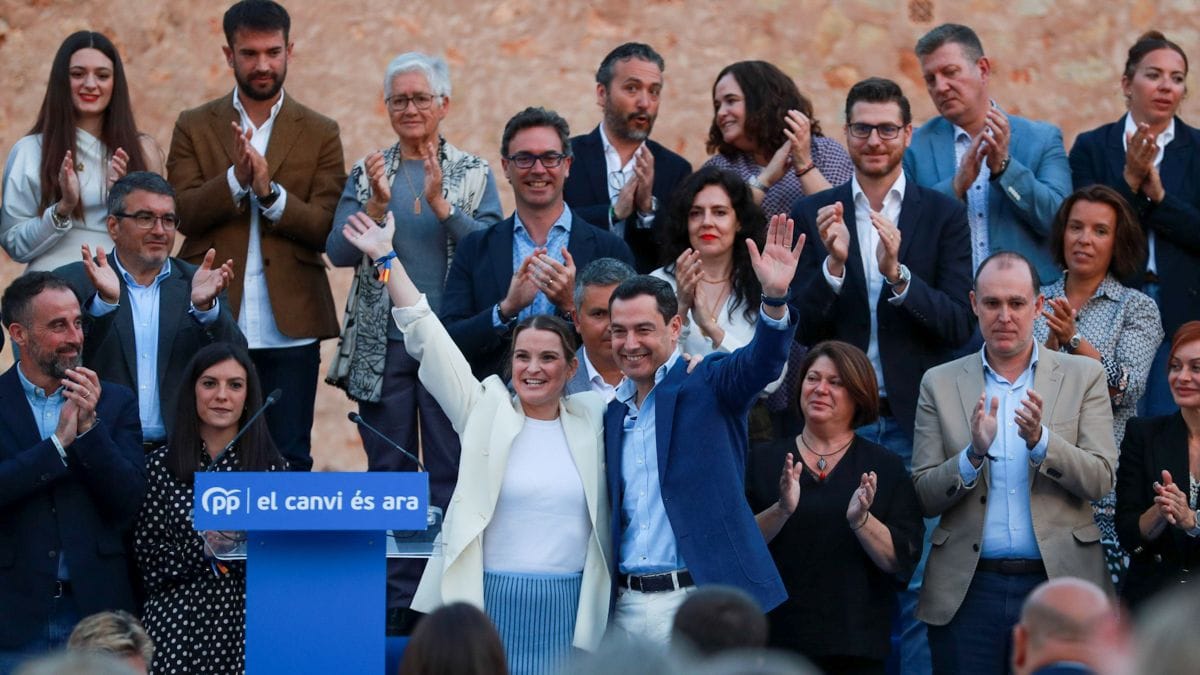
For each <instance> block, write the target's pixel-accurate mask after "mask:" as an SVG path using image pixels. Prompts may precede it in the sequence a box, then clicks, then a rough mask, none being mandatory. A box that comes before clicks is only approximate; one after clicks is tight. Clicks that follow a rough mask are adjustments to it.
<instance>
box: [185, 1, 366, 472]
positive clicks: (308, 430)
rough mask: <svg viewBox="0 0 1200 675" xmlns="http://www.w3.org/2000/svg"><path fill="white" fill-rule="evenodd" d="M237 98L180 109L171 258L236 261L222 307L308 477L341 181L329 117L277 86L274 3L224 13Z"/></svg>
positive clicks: (279, 32)
mask: <svg viewBox="0 0 1200 675" xmlns="http://www.w3.org/2000/svg"><path fill="white" fill-rule="evenodd" d="M222 27H223V28H224V32H225V41H226V45H225V46H223V47H222V50H223V51H224V54H225V60H226V62H227V63H228V64H229V67H230V68H231V69H232V70H233V76H234V79H235V80H236V81H237V84H236V86H235V87H234V89H233V91H232V92H231V93H229V94H226V95H224V96H221V97H219V98H217V99H214V100H212V101H209V102H208V103H205V104H203V105H201V106H199V107H197V108H193V109H191V110H185V111H184V112H182V113H180V115H179V119H178V120H177V121H176V122H175V132H174V134H173V135H172V136H171V152H170V155H169V156H168V157H167V176H168V178H169V179H170V181H171V184H172V185H174V186H175V189H176V190H177V191H178V192H179V214H180V216H182V223H183V225H182V227H181V228H180V232H181V233H182V234H184V235H185V236H186V237H187V239H186V240H184V242H183V246H182V248H181V249H180V251H179V257H180V258H182V259H184V260H187V261H188V262H190V263H192V264H196V265H198V264H200V261H201V260H203V259H204V256H205V252H206V251H207V250H208V249H209V248H215V249H216V250H217V253H218V255H220V257H221V259H225V258H232V259H233V271H234V277H233V283H232V284H230V286H229V311H230V312H231V313H232V314H233V316H235V317H236V318H237V322H238V326H239V327H241V329H242V332H243V333H244V334H245V335H246V340H247V342H248V343H249V347H250V358H251V359H253V361H254V365H255V368H256V369H257V370H258V374H259V377H261V378H262V386H263V390H264V391H271V390H273V389H282V390H283V392H284V393H283V398H281V399H280V400H279V402H278V403H277V404H275V405H274V406H272V407H271V408H270V409H268V410H267V413H266V420H267V428H268V429H270V431H271V438H272V439H273V440H274V441H275V445H276V447H278V448H279V452H280V454H282V455H283V456H284V457H285V458H286V459H287V461H288V465H289V466H290V467H291V468H292V469H295V470H301V471H307V470H308V469H309V468H311V466H312V458H311V456H310V446H311V435H312V422H313V410H314V407H315V405H316V396H317V381H318V379H319V377H320V368H321V349H320V343H319V341H320V340H324V339H326V338H331V337H337V335H338V332H339V328H340V326H339V324H338V320H337V310H336V308H335V307H334V304H333V293H332V292H331V291H330V289H329V278H328V277H327V276H326V274H325V262H324V260H322V258H321V252H322V251H324V250H325V239H326V237H328V236H329V232H330V230H331V229H332V227H333V212H334V208H335V207H336V206H337V201H338V196H339V195H340V194H341V191H342V186H343V185H345V183H346V170H345V166H344V165H343V159H342V142H341V138H340V135H339V132H338V125H337V122H334V121H333V120H331V119H329V118H328V117H325V116H323V115H320V114H318V113H317V112H315V111H313V110H312V109H310V108H308V107H305V106H303V105H301V104H300V103H298V102H297V101H296V99H295V98H293V97H292V96H291V92H285V91H284V90H283V83H284V80H285V79H286V78H287V68H288V62H289V60H290V58H291V54H292V42H291V41H290V39H289V37H288V33H289V31H290V29H291V18H290V17H289V16H288V13H287V10H285V9H284V8H283V7H281V6H280V5H279V4H278V3H276V2H273V1H272V0H242V1H241V2H238V3H236V4H234V5H233V6H232V7H230V8H229V9H228V10H227V11H226V12H225V17H224V20H223V26H222Z"/></svg>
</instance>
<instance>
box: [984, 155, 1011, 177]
mask: <svg viewBox="0 0 1200 675" xmlns="http://www.w3.org/2000/svg"><path fill="white" fill-rule="evenodd" d="M1011 161H1012V155H1008V156H1006V157H1005V158H1004V161H1003V162H1000V170H999V171H996V172H995V173H993V174H992V175H990V176H988V180H998V179H999V178H1000V176H1003V175H1004V172H1005V171H1008V163H1009V162H1011Z"/></svg>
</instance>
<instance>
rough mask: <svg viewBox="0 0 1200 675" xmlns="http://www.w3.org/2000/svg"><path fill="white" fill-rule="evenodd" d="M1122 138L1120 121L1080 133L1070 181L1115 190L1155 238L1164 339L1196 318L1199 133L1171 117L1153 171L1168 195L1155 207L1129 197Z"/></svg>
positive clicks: (1199, 296)
mask: <svg viewBox="0 0 1200 675" xmlns="http://www.w3.org/2000/svg"><path fill="white" fill-rule="evenodd" d="M1124 134H1125V118H1124V117H1122V118H1121V119H1119V120H1117V121H1116V122H1113V123H1111V124H1105V125H1104V126H1102V127H1099V128H1096V129H1092V130H1091V131H1087V132H1084V133H1082V134H1080V135H1079V137H1078V138H1077V139H1075V146H1074V147H1072V148H1071V178H1072V179H1073V180H1074V181H1075V187H1076V188H1081V187H1084V186H1087V185H1092V184H1094V183H1100V184H1103V185H1107V186H1109V187H1111V188H1114V189H1116V191H1117V192H1120V193H1121V194H1122V195H1123V196H1124V197H1125V199H1126V200H1128V201H1129V203H1130V204H1131V205H1133V207H1134V209H1135V210H1136V211H1137V213H1138V217H1139V219H1140V220H1141V223H1142V228H1143V229H1145V230H1147V231H1150V232H1154V233H1155V243H1154V246H1155V249H1156V257H1155V260H1156V263H1157V271H1158V277H1159V279H1160V280H1161V281H1162V283H1161V285H1160V286H1159V300H1158V308H1159V311H1160V312H1161V313H1162V322H1163V330H1164V331H1165V332H1166V336H1167V339H1168V340H1169V339H1170V338H1171V336H1172V335H1173V334H1174V333H1175V330H1176V329H1177V328H1179V326H1180V325H1182V324H1183V323H1184V322H1187V321H1191V320H1192V319H1195V318H1197V317H1200V309H1198V308H1200V130H1197V129H1195V128H1193V127H1189V126H1188V125H1186V124H1184V123H1183V120H1181V119H1179V118H1178V117H1176V118H1175V140H1173V141H1171V142H1170V143H1168V144H1167V147H1166V149H1165V150H1163V159H1162V165H1161V166H1159V171H1158V173H1159V176H1160V177H1161V178H1162V184H1163V189H1164V190H1166V193H1167V196H1166V197H1164V198H1163V200H1162V203H1160V204H1154V203H1152V202H1151V201H1150V200H1149V199H1147V198H1146V197H1145V196H1143V195H1141V194H1137V195H1135V194H1133V191H1132V190H1130V189H1129V184H1128V183H1126V182H1125V177H1124V175H1125V146H1124V145H1123V136H1124ZM1124 281H1135V280H1131V279H1127V280H1124ZM1136 281H1137V283H1138V284H1139V285H1140V284H1141V282H1142V280H1141V279H1138V280H1136Z"/></svg>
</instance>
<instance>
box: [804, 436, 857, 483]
mask: <svg viewBox="0 0 1200 675" xmlns="http://www.w3.org/2000/svg"><path fill="white" fill-rule="evenodd" d="M800 442H801V443H803V444H804V448H805V449H806V450H808V451H809V452H811V453H812V454H814V455H816V456H817V471H819V472H820V473H819V474H818V475H817V478H818V480H821V481H824V480H825V478H826V477H827V476H828V475H829V474H828V473H826V472H825V467H827V466H829V463H828V462H826V461H825V458H826V457H833V456H834V455H838V454H841V453H843V452H845V451H846V448H849V447H850V444H851V443H853V442H854V436H853V435H851V436H850V440H848V441H846V444H845V445H843V446H842V447H840V448H838V449H837V450H834V451H833V452H827V453H825V454H823V455H822V454H821V453H819V452H817V451H816V450H813V449H812V446H810V445H809V444H808V441H806V440H804V434H803V433H801V434H800Z"/></svg>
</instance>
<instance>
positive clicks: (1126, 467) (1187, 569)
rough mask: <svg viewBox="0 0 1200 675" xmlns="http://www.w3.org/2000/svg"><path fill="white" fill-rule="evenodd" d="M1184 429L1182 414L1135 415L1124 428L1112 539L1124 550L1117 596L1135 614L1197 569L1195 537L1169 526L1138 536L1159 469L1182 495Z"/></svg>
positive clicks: (1199, 554) (1199, 545) (1185, 484)
mask: <svg viewBox="0 0 1200 675" xmlns="http://www.w3.org/2000/svg"><path fill="white" fill-rule="evenodd" d="M1187 438H1188V430H1187V425H1186V424H1185V423H1184V421H1183V416H1182V415H1181V414H1180V413H1178V412H1175V413H1173V414H1171V415H1166V416H1163V417H1135V418H1133V419H1131V420H1129V423H1128V424H1127V425H1126V427H1125V438H1124V440H1122V441H1121V462H1120V464H1118V465H1117V515H1116V523H1117V538H1118V539H1119V540H1120V541H1121V547H1122V548H1124V549H1125V550H1126V551H1128V552H1129V573H1128V574H1126V575H1125V582H1124V583H1123V584H1122V586H1121V598H1122V599H1123V600H1124V601H1125V602H1126V604H1127V605H1128V606H1129V608H1130V609H1132V610H1134V611H1137V610H1138V609H1140V608H1141V606H1142V604H1143V603H1144V602H1145V601H1146V600H1148V599H1149V598H1150V597H1151V596H1153V595H1154V594H1156V593H1158V592H1159V591H1162V590H1164V589H1166V588H1169V587H1171V586H1177V585H1178V584H1180V583H1182V582H1184V581H1187V580H1188V579H1189V578H1192V577H1194V576H1195V574H1196V572H1197V571H1198V570H1200V538H1193V537H1189V536H1187V533H1186V532H1184V531H1183V530H1181V529H1179V528H1178V527H1175V526H1173V525H1168V526H1167V528H1166V529H1165V530H1163V532H1162V534H1160V535H1158V538H1157V539H1151V540H1149V541H1147V540H1145V539H1143V538H1142V532H1141V530H1140V529H1139V528H1138V520H1139V519H1140V518H1141V516H1142V513H1143V512H1145V511H1146V509H1148V508H1150V505H1151V504H1153V503H1154V483H1155V482H1156V481H1161V480H1162V472H1163V470H1164V469H1165V470H1167V471H1170V472H1171V479H1172V480H1173V481H1175V484H1176V485H1177V486H1178V487H1179V489H1180V490H1182V491H1183V493H1184V494H1185V495H1186V494H1188V492H1189V478H1188V440H1187Z"/></svg>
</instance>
